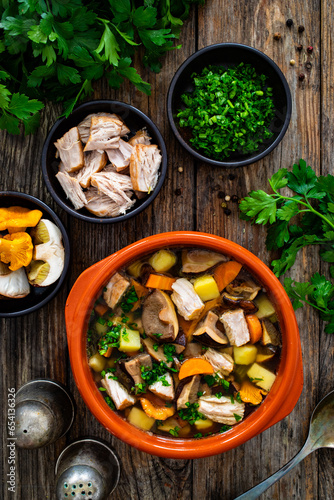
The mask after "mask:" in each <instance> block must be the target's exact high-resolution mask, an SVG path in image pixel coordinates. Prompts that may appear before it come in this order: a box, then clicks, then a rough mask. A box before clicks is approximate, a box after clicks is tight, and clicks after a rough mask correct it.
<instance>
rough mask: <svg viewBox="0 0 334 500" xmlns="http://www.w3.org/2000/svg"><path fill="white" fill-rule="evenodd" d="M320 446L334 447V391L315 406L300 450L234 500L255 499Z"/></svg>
mask: <svg viewBox="0 0 334 500" xmlns="http://www.w3.org/2000/svg"><path fill="white" fill-rule="evenodd" d="M318 448H334V391H332V392H330V393H329V394H327V396H325V397H324V398H323V399H322V400H321V401H320V403H318V405H317V406H316V407H315V409H314V411H313V413H312V416H311V422H310V430H309V433H308V436H307V439H306V441H305V444H304V446H303V447H302V449H301V450H300V452H299V453H297V455H296V456H295V457H294V458H293V459H292V460H290V462H288V463H287V464H286V465H284V467H282V468H281V469H280V470H278V471H277V472H275V474H273V475H272V476H270V477H268V478H267V479H265V480H264V481H262V483H259V484H257V485H256V486H254V488H251V489H250V490H248V491H246V493H244V494H243V495H240V496H239V497H237V498H235V499H234V500H255V499H256V498H258V497H259V496H260V495H261V493H263V492H264V491H266V490H267V489H268V488H270V486H272V485H273V484H274V483H276V481H278V480H279V479H281V477H283V476H284V475H285V474H286V473H287V472H289V471H290V470H291V469H292V468H293V467H294V466H295V465H297V464H299V462H301V461H302V460H304V458H305V457H307V455H309V454H310V453H312V451H315V450H317V449H318Z"/></svg>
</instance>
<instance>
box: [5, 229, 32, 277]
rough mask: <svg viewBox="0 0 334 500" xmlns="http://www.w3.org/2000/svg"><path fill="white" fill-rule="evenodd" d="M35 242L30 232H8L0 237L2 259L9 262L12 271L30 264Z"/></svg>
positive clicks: (6, 262)
mask: <svg viewBox="0 0 334 500" xmlns="http://www.w3.org/2000/svg"><path fill="white" fill-rule="evenodd" d="M33 248H34V246H33V244H32V240H31V237H30V235H29V234H28V233H14V234H6V235H5V236H4V237H3V238H0V260H1V261H2V262H4V263H5V264H9V263H10V266H9V269H10V270H11V271H17V270H18V269H20V268H21V267H23V266H28V265H29V264H30V262H31V260H32V252H33Z"/></svg>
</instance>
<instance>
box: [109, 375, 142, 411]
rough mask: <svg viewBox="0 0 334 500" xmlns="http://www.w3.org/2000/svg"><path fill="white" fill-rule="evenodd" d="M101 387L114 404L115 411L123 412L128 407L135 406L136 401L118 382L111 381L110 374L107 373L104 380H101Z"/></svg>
mask: <svg viewBox="0 0 334 500" xmlns="http://www.w3.org/2000/svg"><path fill="white" fill-rule="evenodd" d="M109 377H110V378H109ZM101 385H103V387H104V388H105V389H107V393H108V394H109V396H110V397H111V399H112V400H113V402H114V403H115V406H116V408H117V410H124V409H125V408H127V407H128V406H132V405H134V404H135V402H136V399H135V398H134V397H133V396H131V394H129V393H128V391H127V390H126V388H125V387H124V386H123V385H122V384H120V383H119V382H118V380H114V379H112V378H111V376H110V373H107V374H106V376H105V377H104V379H102V380H101Z"/></svg>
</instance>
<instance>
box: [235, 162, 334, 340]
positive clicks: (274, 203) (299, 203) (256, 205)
mask: <svg viewBox="0 0 334 500" xmlns="http://www.w3.org/2000/svg"><path fill="white" fill-rule="evenodd" d="M269 183H270V186H271V188H272V190H273V194H268V193H266V192H265V191H262V190H259V191H252V192H250V193H249V195H248V196H247V197H246V198H245V199H244V200H242V202H241V203H240V209H241V212H242V214H241V218H242V219H245V220H251V221H253V222H255V223H256V224H267V223H269V224H271V226H270V227H269V228H268V231H267V239H266V245H267V248H268V250H278V249H281V256H280V258H279V259H276V260H274V261H273V262H272V266H273V271H274V273H275V274H276V276H281V275H282V274H284V273H286V271H287V270H288V269H290V268H291V266H293V264H294V262H295V260H296V257H297V254H298V252H299V251H300V250H302V249H303V248H304V247H306V246H309V245H319V246H320V257H321V258H322V260H324V261H325V262H329V263H334V176H333V175H331V174H328V175H327V176H322V175H321V176H319V177H317V175H316V173H315V172H314V170H312V168H311V167H310V166H307V163H306V162H305V161H304V160H300V161H299V164H295V165H293V167H292V170H291V171H288V170H287V169H286V168H281V169H280V170H278V172H276V173H275V174H274V175H273V176H272V177H271V179H269ZM282 188H285V189H286V188H290V190H291V191H292V192H293V193H295V194H292V195H290V196H286V195H283V194H281V192H280V190H281V189H282ZM296 216H298V219H297V220H296V223H295V224H292V223H291V220H292V219H293V218H294V217H296ZM330 274H331V278H334V267H333V266H331V267H330ZM284 286H285V289H286V291H287V293H288V295H289V296H290V298H291V299H292V303H293V307H294V309H298V308H299V307H302V306H303V303H305V304H308V305H310V306H312V307H314V308H315V309H317V310H318V311H319V313H320V317H321V318H322V319H323V320H324V321H327V322H328V324H327V325H326V327H325V332H327V333H334V284H333V282H332V281H331V280H330V279H327V278H326V277H325V276H322V275H320V274H319V273H318V272H316V273H315V274H313V276H312V277H311V279H310V281H307V282H297V281H295V280H293V279H292V278H286V279H285V280H284Z"/></svg>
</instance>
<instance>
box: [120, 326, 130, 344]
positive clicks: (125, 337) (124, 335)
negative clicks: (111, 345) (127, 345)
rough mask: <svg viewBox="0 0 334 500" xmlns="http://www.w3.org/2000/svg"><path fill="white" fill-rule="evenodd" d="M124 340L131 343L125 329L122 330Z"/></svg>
mask: <svg viewBox="0 0 334 500" xmlns="http://www.w3.org/2000/svg"><path fill="white" fill-rule="evenodd" d="M122 340H124V342H130V340H129V334H128V332H127V331H126V329H125V328H123V330H122Z"/></svg>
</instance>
